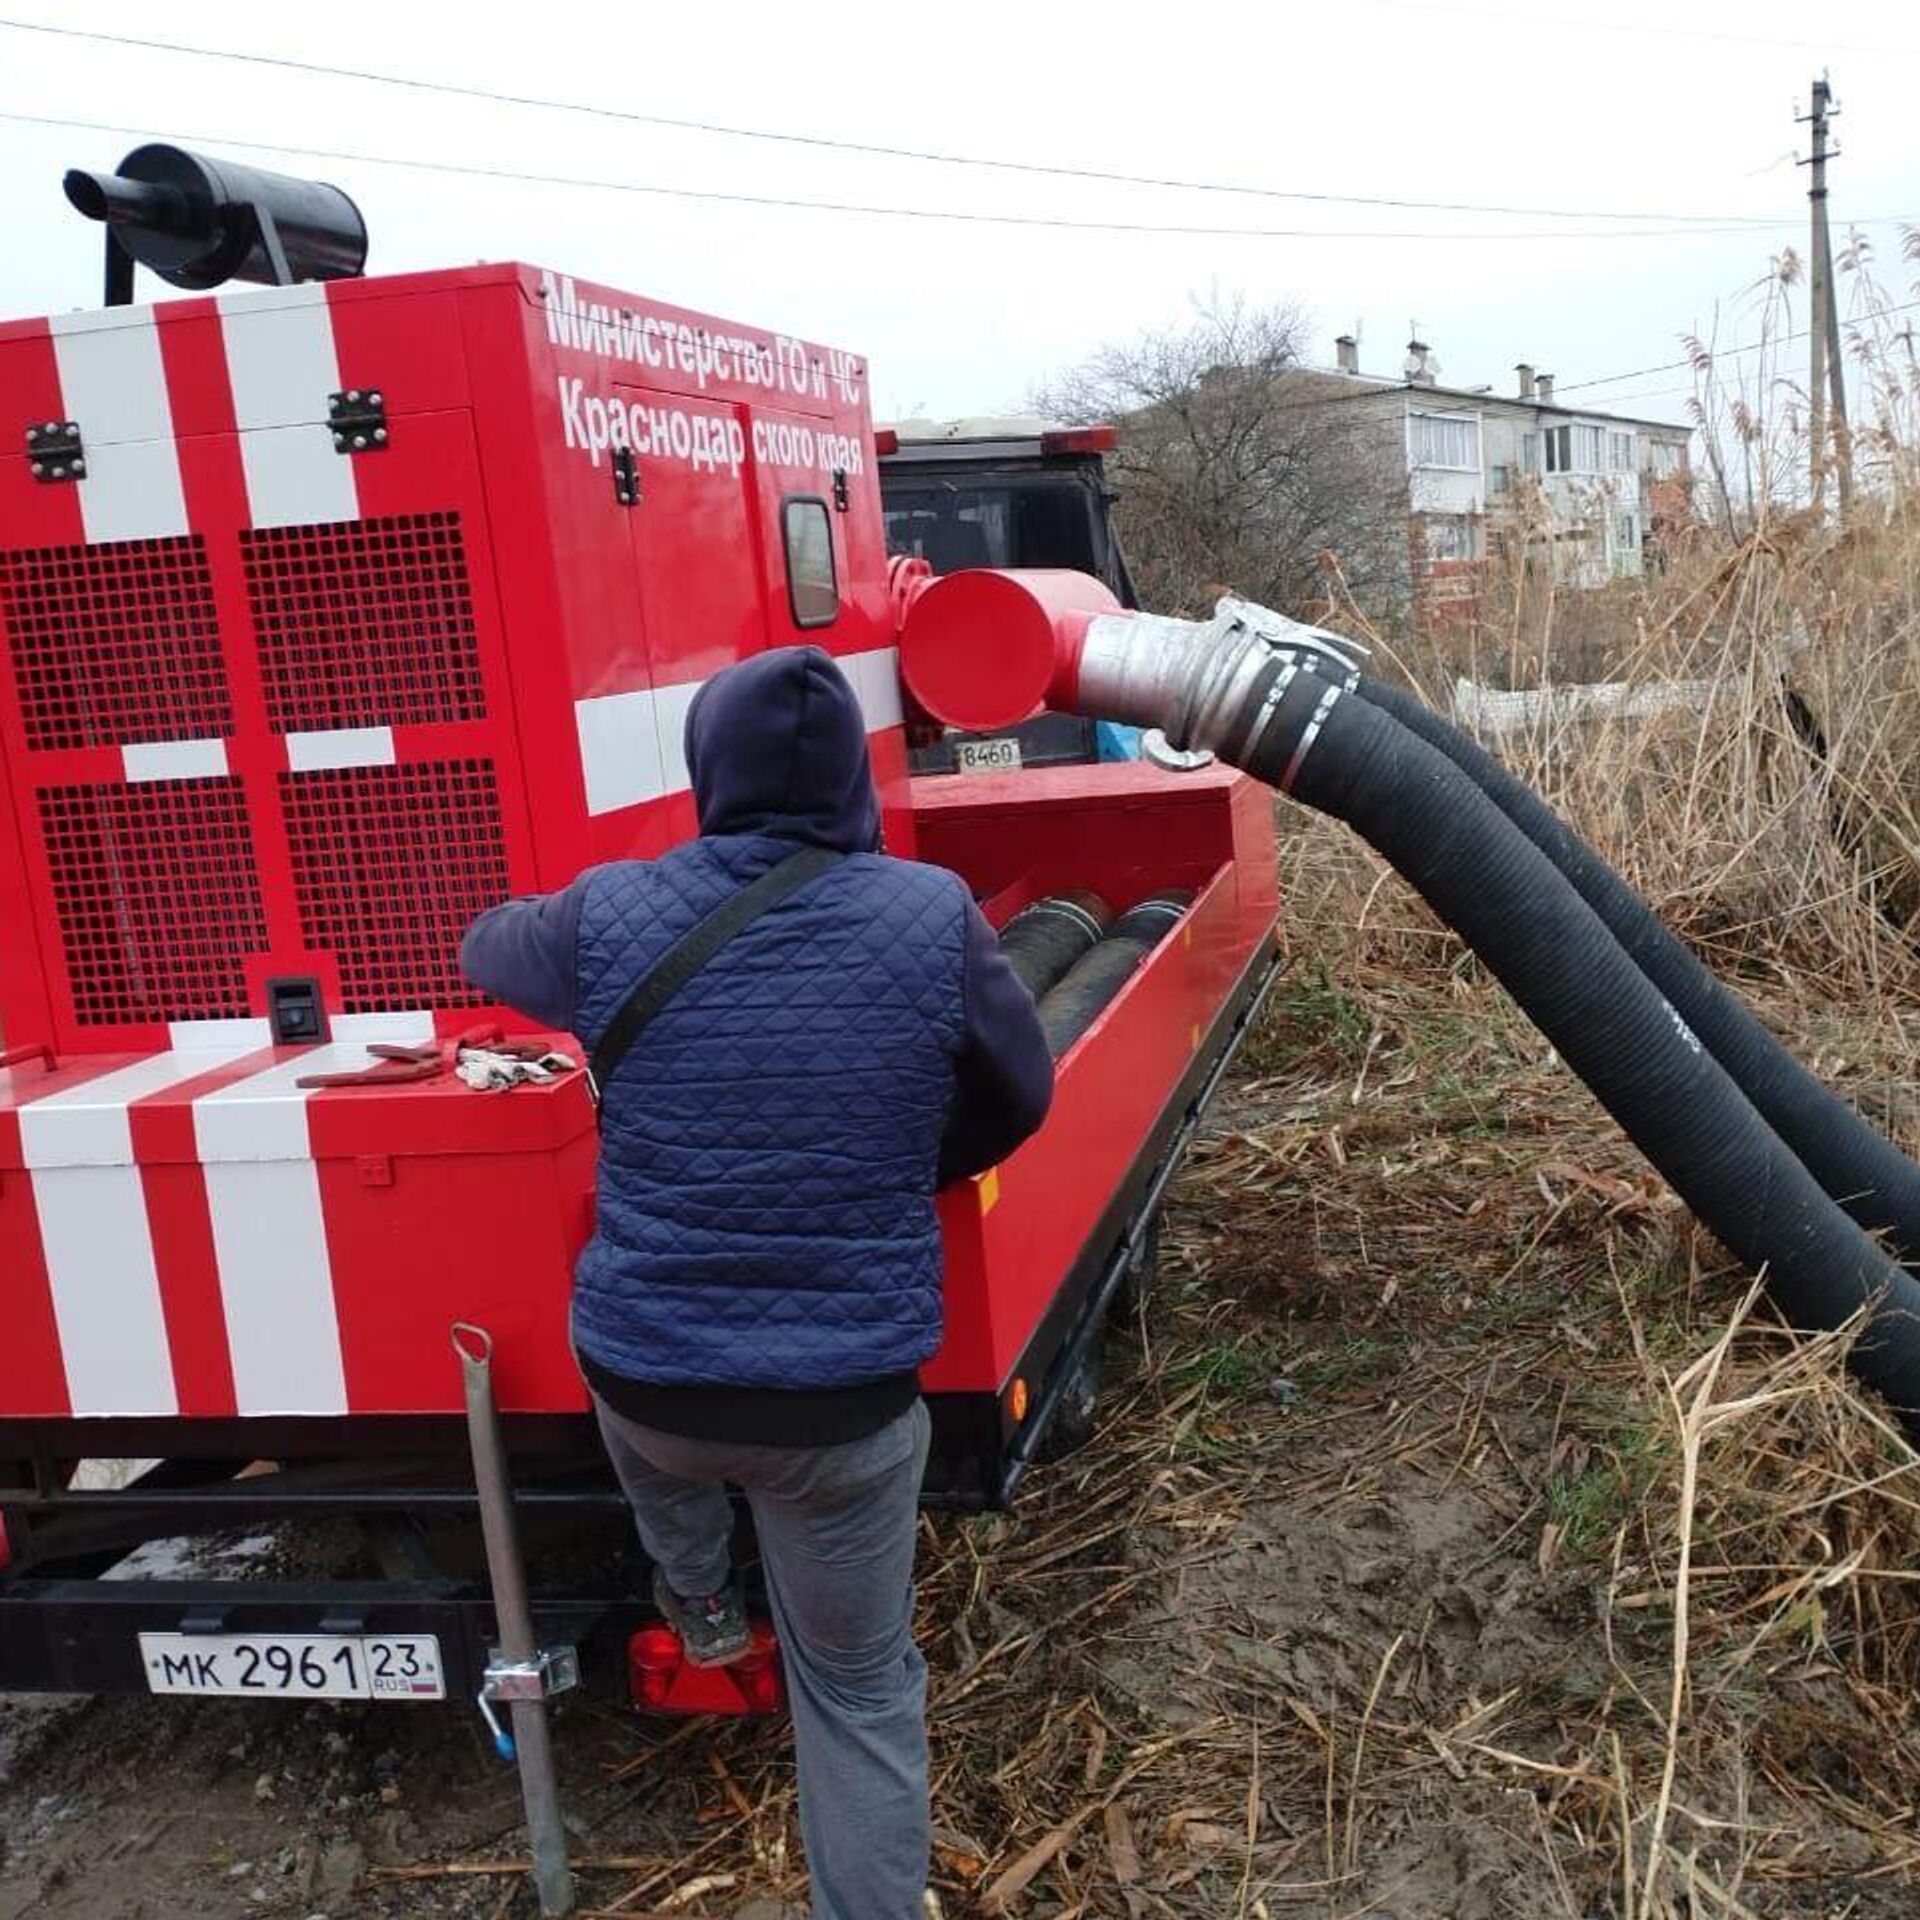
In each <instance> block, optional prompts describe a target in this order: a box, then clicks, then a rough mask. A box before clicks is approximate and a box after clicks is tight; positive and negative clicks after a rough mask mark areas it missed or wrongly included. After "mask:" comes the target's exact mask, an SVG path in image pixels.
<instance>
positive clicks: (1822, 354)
mask: <svg viewBox="0 0 1920 1920" xmlns="http://www.w3.org/2000/svg"><path fill="white" fill-rule="evenodd" d="M1839 113H1840V109H1839V107H1838V105H1837V104H1835V101H1834V98H1833V89H1832V87H1831V86H1829V85H1828V83H1827V76H1826V75H1825V74H1824V73H1823V74H1822V75H1821V76H1820V78H1819V79H1818V80H1816V81H1815V82H1814V83H1813V95H1812V98H1811V100H1810V101H1809V103H1808V111H1807V113H1806V114H1805V115H1804V116H1802V121H1803V124H1806V125H1810V126H1811V127H1812V128H1813V155H1812V158H1811V159H1809V160H1806V161H1803V162H1802V163H1801V164H1802V165H1803V166H1808V167H1811V169H1812V177H1811V180H1810V182H1809V184H1808V188H1807V201H1808V204H1809V206H1810V208H1811V210H1812V234H1811V238H1810V243H1809V245H1808V249H1807V256H1808V274H1809V279H1810V285H1811V296H1812V313H1811V315H1810V317H1809V319H1808V323H1807V333H1808V345H1809V347H1810V349H1811V351H1810V356H1809V358H1810V362H1811V364H1810V366H1809V368H1808V375H1807V403H1808V407H1809V416H1808V432H1807V440H1808V466H1809V477H1810V478H1811V480H1812V483H1813V504H1814V506H1815V507H1816V508H1818V507H1820V506H1821V505H1822V504H1823V503H1824V501H1825V499H1826V489H1827V409H1828V404H1829V397H1831V405H1832V409H1833V450H1834V467H1835V471H1836V473H1837V474H1838V476H1839V481H1840V511H1841V513H1842V514H1844V513H1845V512H1846V511H1847V509H1848V508H1849V507H1850V506H1851V505H1852V504H1853V449H1852V447H1851V446H1850V445H1849V444H1848V438H1847V383H1846V367H1845V365H1844V363H1843V362H1842V360H1841V357H1840V306H1839V302H1838V301H1837V300H1836V299H1835V298H1834V289H1833V242H1832V238H1831V236H1830V234H1829V232H1828V228H1827V161H1828V160H1829V159H1831V158H1837V157H1838V154H1839V149H1838V148H1837V147H1836V148H1834V149H1832V151H1831V152H1829V150H1828V147H1827V129H1828V126H1829V124H1830V123H1831V122H1832V121H1833V120H1835V119H1837V118H1838V117H1839Z"/></svg>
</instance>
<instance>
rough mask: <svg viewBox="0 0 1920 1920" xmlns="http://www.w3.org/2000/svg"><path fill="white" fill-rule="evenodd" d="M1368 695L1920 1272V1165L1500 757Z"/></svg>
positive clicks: (1363, 684)
mask: <svg viewBox="0 0 1920 1920" xmlns="http://www.w3.org/2000/svg"><path fill="white" fill-rule="evenodd" d="M1356 691H1357V692H1358V693H1359V695H1360V697H1361V698H1362V699H1363V700H1365V701H1367V702H1368V703H1369V704H1370V705H1372V706H1375V707H1378V708H1379V709H1380V710H1381V712H1383V713H1386V714H1390V715H1391V716H1392V717H1393V718H1394V719H1395V720H1397V721H1398V722H1399V723H1400V724H1401V725H1402V726H1403V727H1405V728H1406V729H1407V731H1408V732H1409V733H1412V734H1415V735H1417V736H1418V737H1419V738H1420V739H1422V740H1424V741H1425V742H1426V743H1427V744H1428V745H1429V746H1431V747H1434V748H1436V749H1438V751H1440V752H1441V753H1443V754H1445V755H1446V757H1447V758H1448V759H1449V760H1451V761H1452V762H1453V764H1454V765H1455V766H1457V767H1458V768H1460V769H1461V771H1462V772H1463V773H1465V774H1466V775H1467V776H1468V778H1469V779H1471V780H1472V781H1473V783H1474V784H1475V785H1476V786H1477V787H1478V788H1479V789H1480V790H1481V792H1482V793H1484V794H1485V795H1486V796H1487V797H1488V798H1489V799H1490V800H1491V801H1492V802H1493V803H1494V805H1495V806H1497V807H1498V808H1499V809H1500V811H1501V812H1502V813H1504V814H1505V815H1506V816H1507V818H1508V819H1509V820H1511V821H1512V822H1513V824H1514V825H1515V826H1516V827H1518V828H1519V829H1520V831H1521V832H1522V833H1524V834H1525V835H1526V836H1527V838H1528V839H1529V840H1531V841H1532V842H1533V844H1534V845H1535V846H1536V847H1538V848H1539V849H1540V851H1541V852H1542V853H1544V854H1545V855H1546V856H1547V858H1548V859H1549V860H1551V861H1552V862H1553V864H1554V865H1555V866H1556V867H1557V868H1558V869H1559V870H1560V872H1561V873H1562V874H1564V875H1565V876H1566V878H1567V879H1568V881H1570V882H1571V883H1572V886H1573V888H1574V891H1575V892H1577V893H1578V894H1579V895H1580V897H1581V899H1583V900H1584V901H1585V902H1586V903H1587V905H1588V906H1590V907H1591V908H1592V909H1593V910H1594V912H1595V913H1597V914H1598V915H1599V916H1600V918H1601V919H1602V920H1603V921H1604V922H1605V923H1606V925H1607V928H1608V930H1609V931H1610V932H1611V933H1612V934H1613V937H1614V938H1615V939H1616V940H1617V941H1619V943H1620V945H1621V946H1622V947H1624V948H1625V949H1626V951H1627V953H1628V955H1629V956H1630V957H1631V958H1632V960H1633V961H1634V963H1635V964H1636V965H1637V966H1638V967H1639V969H1640V971H1641V972H1642V973H1644V974H1645V975H1646V976H1647V978H1648V979H1649V980H1651V981H1652V982H1653V984H1654V985H1655V986H1656V987H1658V988H1659V989H1660V991H1661V992H1662V993H1664V994H1665V995H1666V997H1667V998H1668V999H1669V1000H1670V1001H1671V1002H1672V1003H1673V1006H1674V1008H1675V1010H1676V1011H1677V1012H1678V1013H1679V1015H1680V1017H1681V1018H1682V1019H1683V1020H1684V1021H1685V1022H1686V1023H1687V1025H1688V1026H1689V1027H1691V1028H1692V1029H1693V1031H1694V1033H1695V1034H1696V1035H1697V1036H1698V1037H1699V1040H1700V1042H1701V1044H1702V1045H1703V1046H1705V1048H1706V1049H1707V1051H1708V1052H1709V1053H1711V1054H1712V1055H1713V1057H1714V1058H1715V1059H1716V1060H1718V1061H1719V1063H1720V1064H1721V1066H1723V1067H1724V1068H1725V1069H1726V1070H1727V1073H1728V1075H1729V1077H1730V1078H1731V1079H1732V1081H1733V1083H1734V1085H1735V1086H1737V1087H1738V1088H1739V1089H1740V1091H1741V1092H1742V1093H1744V1094H1745V1095H1746V1096H1747V1098H1748V1099H1749V1100H1750V1101H1752V1102H1753V1105H1754V1107H1755V1108H1756V1109H1757V1110H1758V1112H1759V1114H1760V1116H1761V1117H1762V1118H1763V1119H1764V1120H1765V1121H1766V1122H1767V1124H1768V1125H1769V1126H1770V1127H1771V1128H1772V1129H1773V1130H1774V1132H1775V1133H1777V1134H1778V1135H1779V1136H1780V1138H1781V1139H1782V1140H1783V1141H1785V1142H1786V1144H1787V1145H1788V1146H1789V1147H1791V1148H1792V1149H1793V1151H1794V1152H1795V1153H1796V1154H1798V1155H1799V1156H1800V1159H1801V1161H1802V1162H1803V1163H1804V1164H1805V1166H1806V1168H1807V1171H1808V1172H1809V1173H1811V1174H1812V1175H1813V1177H1814V1178H1815V1179H1816V1180H1818V1181H1819V1182H1820V1184H1821V1186H1823V1187H1824V1188H1825V1189H1826V1190H1827V1192H1828V1193H1829V1194H1830V1195H1832V1197H1833V1198H1834V1199H1835V1200H1836V1201H1838V1202H1839V1204H1840V1205H1841V1206H1842V1207H1844V1208H1845V1209H1846V1211H1847V1212H1848V1213H1849V1214H1851V1215H1852V1217H1853V1218H1854V1219H1855V1220H1857V1221H1858V1222H1859V1223H1860V1225H1861V1226H1863V1227H1865V1228H1866V1229H1867V1231H1868V1232H1869V1233H1880V1234H1884V1235H1885V1236H1886V1238H1887V1242H1888V1244H1889V1245H1890V1246H1891V1247H1892V1248H1893V1250H1894V1252H1895V1254H1896V1255H1897V1256H1898V1257H1899V1258H1900V1259H1902V1260H1904V1261H1905V1262H1906V1264H1907V1265H1908V1266H1910V1267H1916V1266H1920V1166H1915V1165H1914V1163H1913V1162H1912V1161H1911V1160H1909V1159H1908V1158H1907V1156H1906V1155H1905V1154H1904V1153H1902V1152H1901V1151H1900V1150H1899V1148H1897V1147H1896V1146H1894V1144H1893V1143H1892V1142H1891V1141H1890V1140H1886V1139H1883V1138H1882V1137H1881V1135H1880V1134H1879V1133H1877V1132H1876V1131H1875V1130H1874V1129H1873V1128H1872V1127H1871V1126H1869V1125H1868V1124H1867V1122H1866V1121H1865V1120H1863V1119H1862V1118H1861V1117H1860V1115H1859V1114H1858V1113H1856V1112H1855V1111H1854V1109H1853V1108H1852V1107H1850V1106H1849V1105H1848V1104H1847V1103H1846V1101H1844V1100H1842V1099H1841V1098H1840V1097H1839V1096H1838V1095H1837V1094H1835V1093H1833V1092H1832V1091H1831V1090H1830V1089H1828V1088H1827V1087H1825V1086H1823V1085H1822V1084H1821V1083H1820V1082H1819V1081H1818V1080H1816V1079H1815V1078H1814V1077H1813V1075H1812V1074H1810V1073H1809V1072H1808V1071H1807V1070H1806V1068H1805V1067H1803V1066H1802V1065H1801V1064H1800V1063H1799V1061H1797V1060H1796V1059H1794V1057H1793V1056H1792V1055H1791V1054H1790V1053H1788V1052H1787V1050H1786V1048H1784V1047H1783V1046H1781V1044H1780V1043H1779V1042H1778V1041H1777V1040H1776V1039H1774V1037H1773V1036H1772V1035H1771V1034H1770V1033H1768V1032H1767V1030H1766V1028H1764V1027H1763V1026H1762V1025H1761V1024H1760V1022H1759V1021H1758V1020H1756V1019H1755V1018H1754V1016H1753V1015H1752V1014H1751V1013H1750V1012H1749V1011H1748V1010H1747V1008H1746V1007H1745V1006H1744V1005H1743V1004H1742V1003H1741V1001H1740V999H1739V997H1738V995H1736V994H1734V993H1732V992H1730V991H1729V990H1728V989H1727V988H1726V987H1724V986H1722V985H1721V984H1720V982H1719V981H1718V980H1716V979H1715V978H1714V977H1713V975H1712V974H1711V973H1709V972H1708V971H1707V969H1706V968H1705V967H1704V966H1702V965H1701V964H1700V962H1699V961H1698V960H1696V959H1695V958H1694V956H1693V955H1692V954H1691V953H1690V952H1689V951H1688V950H1687V948H1686V947H1685V946H1684V945H1682V943H1681V942H1680V940H1679V939H1678V938H1677V937H1676V936H1675V935H1674V934H1673V933H1671V932H1670V931H1669V930H1668V929H1667V927H1666V926H1665V925H1664V924H1662V922H1661V921H1660V919H1659V918H1658V917H1657V916H1656V915H1655V914H1654V913H1653V912H1652V911H1651V909H1649V908H1648V907H1647V905H1646V904H1645V902H1644V901H1642V900H1641V899H1640V897H1639V895H1638V894H1636V893H1635V892H1634V891H1633V889H1632V888H1631V887H1629V886H1628V885H1627V884H1626V882H1625V881H1624V880H1622V879H1621V878H1620V876H1619V875H1618V874H1616V873H1615V872H1614V871H1613V869H1612V868H1611V867H1609V866H1608V865H1607V863H1606V862H1605V861H1604V860H1602V859H1601V858H1600V856H1599V855H1598V854H1597V853H1595V852H1594V850H1593V849H1592V848H1591V847H1590V846H1588V845H1587V843H1586V842H1585V841H1584V840H1582V839H1581V838H1580V836H1579V835H1578V834H1577V833H1575V832H1574V831H1573V829H1572V828H1571V827H1569V826H1568V825H1567V824H1566V822H1565V821H1563V820H1562V819H1561V818H1560V817H1559V815H1557V814H1556V813H1555V812H1554V811H1553V809H1552V808H1551V807H1549V806H1548V805H1547V804H1546V803H1545V802H1544V801H1542V800H1541V799H1540V798H1539V796H1538V795H1537V794H1535V793H1534V792H1533V791H1532V790H1531V789H1530V788H1528V787H1527V786H1526V785H1524V784H1523V783H1522V782H1521V781H1519V780H1517V779H1515V778H1514V776H1513V775H1512V774H1511V773H1509V772H1508V771H1507V769H1506V768H1505V767H1503V766H1502V765H1501V764H1500V763H1499V761H1497V760H1496V759H1494V758H1493V756H1492V755H1491V754H1489V753H1486V752H1484V751H1483V750H1482V749H1481V748H1480V747H1479V746H1477V745H1476V744H1475V743H1474V742H1473V741H1472V740H1469V739H1468V738H1467V737H1466V735H1465V734H1463V733H1461V732H1460V731H1459V730H1458V729H1457V728H1455V727H1451V726H1449V725H1448V724H1447V722H1446V721H1445V720H1443V719H1442V718H1441V717H1440V716H1439V715H1438V714H1437V713H1435V712H1434V711H1433V710H1432V708H1430V707H1428V706H1426V705H1424V704H1423V703H1422V702H1421V701H1420V700H1419V699H1417V698H1416V697H1415V696H1414V695H1413V694H1411V693H1407V692H1404V691H1403V690H1402V689H1401V688H1399V687H1394V686H1389V685H1387V684H1385V683H1384V682H1382V681H1378V680H1374V679H1371V678H1363V679H1362V680H1361V681H1360V683H1359V686H1358V688H1357V689H1356Z"/></svg>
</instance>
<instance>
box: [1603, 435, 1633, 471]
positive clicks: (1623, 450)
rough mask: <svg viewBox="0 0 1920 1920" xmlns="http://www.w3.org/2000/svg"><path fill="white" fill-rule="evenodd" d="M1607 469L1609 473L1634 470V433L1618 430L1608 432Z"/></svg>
mask: <svg viewBox="0 0 1920 1920" xmlns="http://www.w3.org/2000/svg"><path fill="white" fill-rule="evenodd" d="M1607 471H1608V472H1609V473H1631V472H1632V471H1633V435H1632V434H1630V433H1618V432H1609V433H1608V435H1607Z"/></svg>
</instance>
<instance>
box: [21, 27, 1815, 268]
mask: <svg viewBox="0 0 1920 1920" xmlns="http://www.w3.org/2000/svg"><path fill="white" fill-rule="evenodd" d="M0 28H6V29H9V30H10V31H12V32H15V33H37V34H43V35H46V36H49V37H51V38H56V39H62V40H85V41H88V42H91V43H94V44H97V45H102V46H114V47H129V48H135V49H138V50H140V51H142V52H149V53H172V54H182V55H186V56H188V57H190V58H193V59H202V60H226V61H231V62H238V63H240V64H243V65H246V66H255V67H272V68H276V69H278V70H280V71H282V72H287V73H301V74H309V75H315V76H320V77H324V78H327V79H334V80H358V81H364V82H367V83H369V84H371V85H374V86H382V87H401V88H405V89H407V90H409V91H411V92H417V93H434V94H442V95H446V96H448V97H450V98H454V99H461V100H480V101H485V102H486V103H487V104H489V105H491V106H510V107H533V108H538V109H540V110H542V111H546V112H551V113H572V114H581V115H585V116H587V117H589V118H592V119H598V120H618V121H623V122H626V123H627V124H629V125H637V126H650V127H665V128H669V129H671V130H673V131H675V132H679V133H705V134H714V135H718V136H721V137H723V138H726V139H731V140H762V141H772V142H776V143H778V144H781V145H784V146H799V147H817V148H821V149H824V150H827V151H830V152H835V153H853V154H860V155H862V156H864V157H867V158H870V159H890V160H916V161H925V162H929V163H932V164H935V165H939V166H949V167H979V168H986V169H989V170H992V171H995V172H1000V173H1018V174H1029V175H1045V176H1048V177H1050V178H1054V179H1062V180H1091V181H1098V182H1101V183H1103V184H1106V185H1110V186H1131V187H1159V188H1171V189H1173V190H1176V191H1178V192H1182V193H1222V194H1236V195H1244V196H1248V197H1251V198H1256V199H1265V200H1296V201H1310V202H1314V203H1317V204H1320V205H1327V206H1350V207H1386V208H1392V209H1395V210H1397V211H1400V212H1421V213H1488V214H1500V215H1505V216H1509V217H1519V218H1524V219H1537V220H1622V221H1624V220H1661V221H1665V222H1666V223H1668V224H1669V225H1672V226H1690V227H1709V228H1710V227H1715V226H1718V227H1772V226H1776V225H1778V224H1779V222H1777V221H1772V220H1767V219H1765V218H1763V217H1761V216H1757V215H1752V214H1705V213H1673V214H1669V213H1654V212H1637V213H1622V212H1619V211H1617V210H1608V209H1603V208H1572V207H1516V206H1502V205H1496V204H1488V203H1485V202H1480V201H1472V200H1416V199H1404V198H1396V197H1392V196H1387V195H1374V194H1357V193H1310V192H1307V191H1305V190H1303V189H1295V188H1285V187H1267V186H1253V185H1248V184H1244V183H1241V182H1236V181H1225V180H1190V179H1184V178H1180V177H1177V176H1161V175H1156V174H1141V173H1118V172H1110V171H1106V170H1104V169H1101V168H1097V167H1069V166H1060V165H1057V164H1043V163H1041V162H1038V161H1031V160H1008V159H1002V158H998V157H996V156H993V155H989V154H966V153H948V152H943V151H941V150H939V149H937V148H921V147H894V146H883V145H880V144H877V143H875V142H871V141H860V140H843V139H836V138H831V137H829V136H827V135H824V134H809V133H793V132H787V131H782V130H778V129H774V128H767V127H743V126H733V125H730V124H727V123H725V122H721V121H712V120H691V119H678V118H674V117H671V116H669V115H666V114H657V113H635V112H632V111H630V110H629V109H626V108H621V107H607V106H598V105H594V104H592V103H591V102H587V101H579V100H559V99H553V98H550V97H547V96H544V95H539V94H525V93H509V92H506V91H504V90H499V89H495V88H491V87H478V86H463V85H460V84H459V83H457V82H454V81H449V80H426V79H421V78H419V77H418V76H416V75H412V74H396V73H380V72H376V71H373V70H372V69H368V68H361V67H335V66H328V65H325V64H323V63H321V62H319V61H315V60H295V59H292V58H289V57H286V56H282V55H279V54H266V53H246V52H235V51H231V50H229V49H227V48H224V47H203V46H195V45H193V44H191V43H189V42H186V41H178V40H157V39H147V38H141V37H138V36H135V35H132V34H119V33H101V32H98V31H95V30H93V29H89V28H82V27H65V26H55V25H53V24H51V23H50V22H47V21H41V20H11V19H0ZM228 144H229V145H234V146H237V145H241V144H243V143H241V142H239V141H230V142H228ZM299 151H303V152H312V151H317V150H316V149H311V148H303V149H299ZM1114 230H1115V231H1121V232H1147V231H1155V230H1156V229H1150V228H1133V227H1117V228H1115V229H1114ZM1174 230H1177V231H1189V229H1174ZM1191 231H1198V232H1210V231H1218V230H1217V229H1205V228H1200V229H1191ZM1229 231H1230V230H1229ZM1289 237H1290V236H1289ZM1383 237H1385V236H1383Z"/></svg>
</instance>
